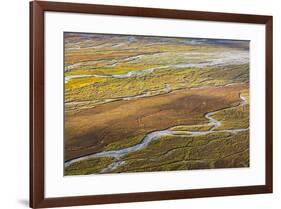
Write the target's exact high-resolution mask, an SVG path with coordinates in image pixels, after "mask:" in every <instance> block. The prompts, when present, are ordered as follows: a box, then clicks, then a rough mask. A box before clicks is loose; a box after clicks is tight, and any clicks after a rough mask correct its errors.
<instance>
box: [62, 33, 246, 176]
mask: <svg viewBox="0 0 281 209" xmlns="http://www.w3.org/2000/svg"><path fill="white" fill-rule="evenodd" d="M249 62H250V42H249V41H248V40H231V39H210V38H208V37H206V38H194V37H165V36H142V35H123V34H98V33H78V32H64V69H63V70H64V162H62V163H63V164H64V166H63V167H64V176H73V175H90V174H94V175H100V174H109V173H134V172H159V171H165V172H168V171H174V172H175V171H184V170H185V171H188V172H192V170H203V169H230V168H247V167H250V160H249V159H250V152H249V147H250V139H249V136H250V134H249V131H250V127H249V118H250V117H249V108H250V99H249V98H250V95H249V92H250V89H249V87H250V85H249V84H250V79H249V68H250V65H249Z"/></svg>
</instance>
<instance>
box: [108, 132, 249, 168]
mask: <svg viewBox="0 0 281 209" xmlns="http://www.w3.org/2000/svg"><path fill="white" fill-rule="evenodd" d="M123 160H125V162H126V163H124V164H123V165H121V166H120V167H118V168H117V169H116V170H114V171H113V172H135V171H141V172H145V171H162V170H163V171H165V170H174V169H175V170H181V169H184V170H192V169H207V168H220V167H224V168H231V167H247V166H249V132H248V131H243V132H242V131H241V132H237V133H236V134H232V133H227V132H214V133H210V134H206V135H201V136H194V137H177V136H169V137H162V138H159V139H157V140H154V141H152V142H151V143H150V144H149V145H148V146H147V147H146V148H144V149H143V150H139V151H136V152H134V153H130V154H128V155H127V156H124V157H123Z"/></svg>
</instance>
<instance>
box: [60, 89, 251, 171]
mask: <svg viewBox="0 0 281 209" xmlns="http://www.w3.org/2000/svg"><path fill="white" fill-rule="evenodd" d="M244 105H246V99H245V98H244V97H243V96H241V94H240V103H239V105H238V106H244ZM228 108H229V107H228ZM228 108H225V109H228ZM219 111H221V110H218V111H214V112H209V113H206V114H205V118H206V119H207V120H208V121H209V123H208V124H203V125H202V126H206V125H208V126H211V128H210V129H209V130H207V131H188V132H186V133H184V131H175V130H172V128H173V127H172V128H168V129H165V130H160V131H153V132H151V133H148V134H147V135H146V136H145V137H144V138H143V140H142V141H141V142H140V143H138V144H136V145H133V146H131V147H127V148H124V149H119V150H111V151H103V152H99V153H95V154H90V155H86V156H83V157H79V158H76V159H72V160H69V161H67V162H65V164H64V166H65V167H68V166H70V165H71V164H73V163H75V162H78V161H82V160H88V159H92V158H98V157H114V158H115V159H116V160H115V161H114V162H113V163H112V164H110V165H109V166H108V167H107V168H105V169H103V170H102V171H101V173H106V172H110V171H112V170H114V169H116V168H118V167H119V166H120V165H122V164H124V163H125V161H123V160H121V157H123V156H125V155H127V154H129V153H132V152H135V151H138V150H141V149H143V148H145V147H146V146H147V145H148V144H149V143H150V142H151V141H153V140H156V139H158V138H160V137H163V136H177V137H192V136H201V135H205V134H209V133H214V132H217V133H218V132H229V133H237V132H241V131H246V130H248V128H241V129H226V130H216V129H217V128H218V127H219V126H221V122H220V121H218V120H216V119H215V118H213V117H212V115H214V114H215V113H217V112H219Z"/></svg>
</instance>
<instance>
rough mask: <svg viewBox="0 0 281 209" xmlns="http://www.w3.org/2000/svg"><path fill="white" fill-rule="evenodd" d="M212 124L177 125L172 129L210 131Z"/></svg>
mask: <svg viewBox="0 0 281 209" xmlns="http://www.w3.org/2000/svg"><path fill="white" fill-rule="evenodd" d="M210 128H212V126H210V125H208V124H203V125H189V126H185V125H182V126H175V127H173V128H171V130H172V131H208V130H210Z"/></svg>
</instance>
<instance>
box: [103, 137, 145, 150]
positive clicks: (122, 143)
mask: <svg viewBox="0 0 281 209" xmlns="http://www.w3.org/2000/svg"><path fill="white" fill-rule="evenodd" d="M144 137H145V134H140V135H137V136H133V137H130V138H127V139H123V140H119V141H115V142H113V143H110V144H108V145H107V146H106V147H105V150H106V151H109V150H119V149H123V148H127V147H131V146H134V145H136V144H139V143H140V142H141V141H142V140H143V138H144Z"/></svg>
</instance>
